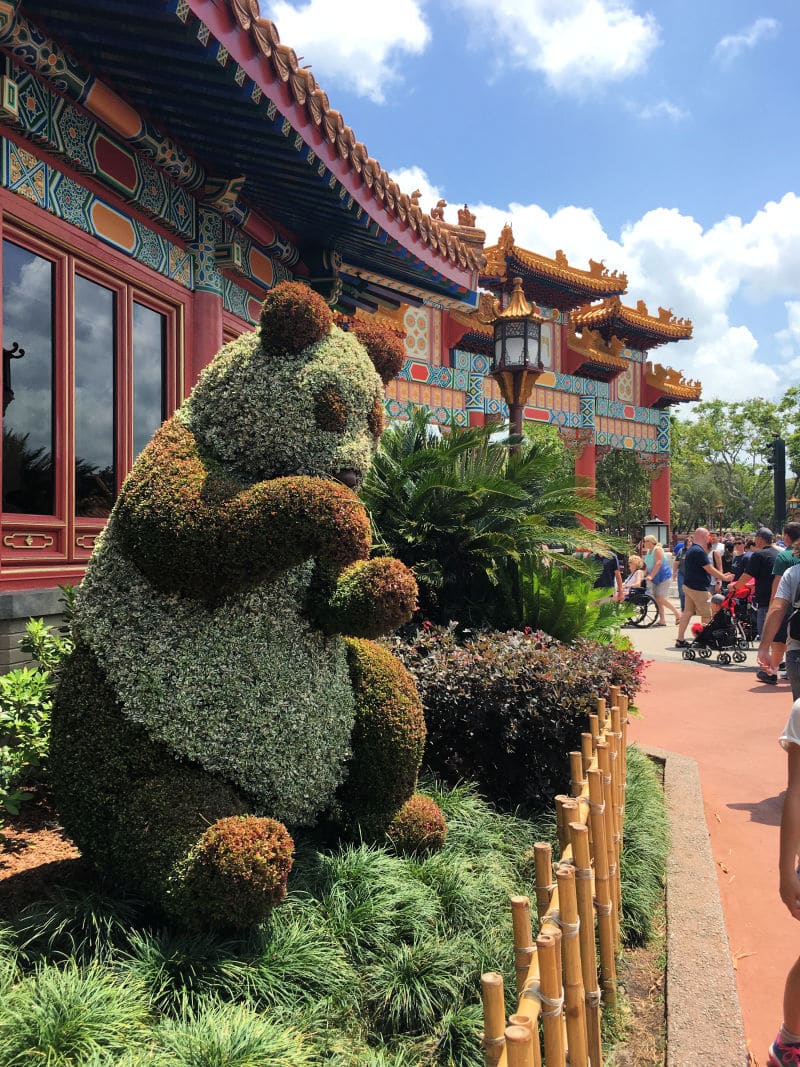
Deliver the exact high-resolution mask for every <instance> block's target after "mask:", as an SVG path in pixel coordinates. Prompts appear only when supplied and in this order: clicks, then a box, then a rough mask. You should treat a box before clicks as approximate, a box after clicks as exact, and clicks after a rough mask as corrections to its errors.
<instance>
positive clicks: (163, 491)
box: [51, 283, 425, 926]
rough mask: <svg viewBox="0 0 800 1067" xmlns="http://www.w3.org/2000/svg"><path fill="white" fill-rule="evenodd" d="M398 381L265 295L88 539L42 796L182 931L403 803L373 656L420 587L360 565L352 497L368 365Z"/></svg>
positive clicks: (392, 364) (406, 725) (312, 316)
mask: <svg viewBox="0 0 800 1067" xmlns="http://www.w3.org/2000/svg"><path fill="white" fill-rule="evenodd" d="M359 332H360V333H361V334H362V336H363V339H364V344H362V342H361V340H360V339H359V336H358V333H359ZM365 346H366V347H365ZM371 356H372V358H370V357H371ZM401 361H402V344H401V343H400V342H399V340H397V338H395V337H394V336H393V335H392V334H390V333H388V332H387V331H382V330H380V329H377V328H376V327H375V326H366V327H364V328H363V329H362V328H360V327H358V326H357V328H356V331H355V332H346V331H344V330H341V329H339V328H338V327H337V326H335V325H334V324H333V321H332V316H331V312H330V310H329V308H328V306H327V305H326V304H325V302H324V301H323V300H322V298H321V297H319V296H317V295H316V294H315V293H313V292H312V291H311V290H309V289H308V288H307V287H305V286H303V285H300V284H298V283H284V284H282V285H280V286H278V287H277V288H276V289H275V290H273V291H272V292H271V293H270V294H269V296H268V297H267V299H266V301H265V302H264V306H263V310H262V315H261V322H260V328H259V330H258V331H257V332H255V333H251V334H246V335H243V336H242V337H239V338H238V339H237V340H235V341H233V342H231V343H230V344H228V345H226V346H225V347H224V348H223V349H222V350H221V352H220V353H219V354H218V355H217V357H216V358H215V359H214V360H213V362H212V363H211V364H210V365H209V367H208V368H207V369H206V370H205V371H204V373H203V374H202V376H201V378H200V380H199V381H198V383H197V385H196V387H195V389H194V391H193V393H192V395H191V396H190V398H189V399H188V400H186V401H185V403H184V404H183V405H182V407H181V408H180V409H179V410H178V412H177V413H176V414H175V416H174V417H173V418H171V419H169V420H168V421H167V422H166V423H165V424H164V425H163V426H162V427H161V429H160V430H159V431H158V432H157V433H156V435H155V437H154V438H153V440H152V442H151V443H150V444H149V445H148V447H147V448H146V449H145V450H144V452H143V453H142V454H141V456H140V457H139V459H138V460H137V462H136V464H135V466H134V468H133V470H132V471H131V474H130V475H129V477H128V478H127V480H126V482H125V484H124V486H123V488H122V491H121V493H120V496H119V499H118V501H117V503H116V506H115V507H114V510H113V512H112V514H111V517H110V519H109V522H108V525H107V527H106V529H105V531H104V533H103V534H102V536H101V537H100V538H99V539H98V542H97V545H96V548H95V552H94V554H93V556H92V559H91V562H90V564H89V567H88V570H87V573H86V577H85V579H84V581H83V583H82V585H81V588H80V591H79V594H78V597H77V601H76V608H75V616H74V631H75V639H76V647H75V651H74V653H73V655H72V656H71V658H70V660H69V661H68V662H67V664H66V666H65V668H64V671H63V675H62V678H61V682H60V684H59V688H58V691H57V695H56V701H55V709H54V713H53V730H52V752H51V764H52V775H53V783H54V789H55V793H56V799H57V802H58V805H59V809H60V811H61V813H62V816H63V820H64V824H65V826H66V828H67V830H68V831H69V833H70V834H71V835H72V836H73V838H74V840H75V842H76V843H77V845H78V846H79V847H80V849H81V850H82V851H83V852H84V853H85V854H86V855H88V856H89V857H91V858H92V859H93V860H94V861H95V862H96V864H97V865H98V866H99V867H100V868H101V869H103V870H105V871H107V872H108V873H110V874H111V875H112V877H114V878H115V879H116V880H117V881H119V882H121V883H123V884H124V885H126V886H127V887H129V888H130V889H132V890H134V891H136V892H138V893H140V894H142V895H144V896H145V897H146V898H148V899H149V900H151V901H152V902H154V903H155V904H157V905H158V906H159V907H160V908H161V909H162V910H163V911H164V912H166V913H167V914H168V915H171V916H173V917H176V918H179V919H181V920H183V921H185V922H188V923H192V924H195V925H215V924H222V925H229V924H235V925H240V926H242V925H248V924H251V923H255V922H259V921H261V920H262V919H263V918H264V917H265V916H266V914H267V913H268V911H269V909H270V908H271V907H272V906H274V904H275V903H276V902H277V901H279V900H280V899H281V898H282V896H283V895H284V893H285V887H286V879H287V876H288V873H289V869H290V867H291V861H292V850H293V844H292V839H291V837H290V835H289V832H288V830H287V827H302V826H309V825H312V824H313V823H314V822H315V821H316V820H317V819H318V818H319V817H320V816H322V815H326V816H327V815H333V816H334V817H335V818H336V819H338V820H339V822H340V823H341V824H343V825H344V826H346V827H347V828H348V829H350V830H356V831H358V832H360V833H362V834H363V835H365V836H368V837H377V836H379V835H381V834H382V833H383V832H384V831H385V829H386V827H387V826H388V824H389V822H390V821H391V819H392V817H393V816H394V815H395V814H396V812H397V811H398V810H399V809H400V808H401V807H402V806H403V804H404V803H405V802H406V800H408V798H409V797H410V796H411V795H412V793H413V791H414V787H415V783H416V778H417V772H418V769H419V764H420V761H421V758H422V749H423V744H424V739H425V725H424V719H423V714H422V707H421V703H420V700H419V695H418V693H417V690H416V688H415V685H414V682H413V680H412V679H411V676H410V675H409V674H408V672H407V671H406V670H405V668H404V667H403V666H402V665H401V664H400V663H399V662H398V661H397V660H396V659H395V658H394V657H393V656H392V655H391V654H390V653H389V652H387V651H386V650H385V649H384V648H382V647H381V646H379V645H376V644H374V643H373V642H372V641H371V640H370V639H371V638H374V637H377V636H379V635H380V634H382V633H387V632H390V631H391V630H393V629H395V628H396V627H397V626H399V625H401V624H402V623H404V622H406V621H407V620H408V619H409V618H410V617H411V615H412V613H413V611H414V609H415V605H416V593H417V590H416V584H415V582H414V579H413V577H412V575H411V574H410V572H409V571H408V570H407V569H406V568H405V567H404V566H403V564H401V563H400V562H398V561H397V560H393V559H387V558H375V559H370V558H369V555H370V547H371V535H370V524H369V520H368V517H367V515H366V513H365V511H364V508H363V507H362V505H361V503H360V502H359V500H358V498H357V496H356V494H355V492H354V489H355V488H357V486H358V484H359V483H360V481H361V479H362V478H363V476H364V474H365V473H366V471H367V469H368V467H369V465H370V462H371V457H372V453H373V450H374V447H375V443H376V441H377V439H378V437H379V435H380V433H381V428H382V411H383V406H382V398H383V382H382V380H381V375H379V373H378V371H377V370H376V367H377V368H379V369H380V371H381V374H382V376H383V378H384V380H386V379H388V377H391V376H393V374H396V373H397V370H399V366H400V363H401ZM343 635H347V637H345V636H343Z"/></svg>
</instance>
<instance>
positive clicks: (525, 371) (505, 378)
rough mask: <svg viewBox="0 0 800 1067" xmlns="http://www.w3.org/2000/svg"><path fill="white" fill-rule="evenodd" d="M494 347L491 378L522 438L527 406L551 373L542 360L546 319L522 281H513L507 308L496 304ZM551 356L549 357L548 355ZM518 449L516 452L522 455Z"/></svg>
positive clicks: (515, 430)
mask: <svg viewBox="0 0 800 1067" xmlns="http://www.w3.org/2000/svg"><path fill="white" fill-rule="evenodd" d="M492 310H493V312H494V318H493V319H492V320H491V324H492V327H493V329H494V345H493V347H492V377H493V378H494V379H495V381H496V382H497V384H498V385H499V386H500V392H501V393H502V394H503V400H505V402H506V404H508V414H509V419H510V422H511V432H512V433H513V434H514V435H515V436H517V437H522V422H523V416H524V412H525V405H526V403H527V402H528V397H529V396H530V395H531V389H533V386H534V385H535V383H536V380H537V378H538V377H539V375H540V374H541V373H542V372H543V371H545V370H548V369H549V365H550V360H549V359H548V362H547V363H545V362H543V360H542V323H543V322H544V319H543V317H542V316H541V315H540V314H539V313H538V311H537V310H536V308H535V306H534V305H533V304H529V303H528V301H527V299H526V298H525V294H524V293H523V291H522V278H514V288H513V290H512V292H511V299H510V300H509V302H508V305H507V306H506V307H505V308H504V307H503V306H502V305H501V303H500V301H499V300H495V302H494V305H493V308H492ZM548 355H549V353H548ZM519 447H520V446H519V445H518V444H517V445H515V446H514V451H519Z"/></svg>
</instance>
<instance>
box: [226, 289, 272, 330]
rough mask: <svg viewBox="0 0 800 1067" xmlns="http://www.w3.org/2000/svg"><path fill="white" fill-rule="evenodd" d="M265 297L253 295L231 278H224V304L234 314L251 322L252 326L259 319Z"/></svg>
mask: <svg viewBox="0 0 800 1067" xmlns="http://www.w3.org/2000/svg"><path fill="white" fill-rule="evenodd" d="M262 302H263V298H259V297H257V296H253V294H252V293H251V292H249V291H248V290H247V289H243V288H242V286H241V285H237V284H236V282H234V281H232V280H231V279H230V278H223V279H222V306H223V307H224V308H225V310H226V311H229V312H230V313H231V314H232V315H238V316H239V318H240V319H244V320H245V322H249V323H250V325H251V326H255V324H256V323H257V322H258V320H259V315H260V312H261V304H262Z"/></svg>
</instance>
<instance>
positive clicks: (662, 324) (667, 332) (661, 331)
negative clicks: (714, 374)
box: [571, 296, 692, 344]
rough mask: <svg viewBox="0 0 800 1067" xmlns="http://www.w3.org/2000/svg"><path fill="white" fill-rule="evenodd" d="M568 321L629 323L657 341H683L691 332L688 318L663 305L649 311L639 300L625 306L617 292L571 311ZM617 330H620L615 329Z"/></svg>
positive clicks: (592, 324) (593, 325) (594, 324)
mask: <svg viewBox="0 0 800 1067" xmlns="http://www.w3.org/2000/svg"><path fill="white" fill-rule="evenodd" d="M571 319H572V323H573V325H574V326H577V327H578V328H580V327H584V326H588V327H589V328H591V329H597V328H598V327H601V326H609V327H612V326H613V327H617V328H619V327H623V328H624V327H625V326H627V327H629V328H631V329H633V330H635V331H636V332H637V333H641V334H645V335H646V336H648V337H652V338H653V339H654V340H656V341H657V343H659V344H661V343H663V342H665V341H685V340H688V338H690V337H691V336H692V324H691V322H690V321H689V319H679V318H676V316H675V315H674V314H673V313H672V312H671V311H669V310H668V309H667V308H659V309H658V316H655V315H651V314H650V313H649V312H648V310H647V305H646V304H645V302H644V301H643V300H640V301H639V302H638V304H637V305H636V307H635V308H631V307H627V306H626V305H625V304H623V303H622V301H621V300H620V299H619V297H618V296H612V297H609V298H608V299H607V300H603V301H601V303H599V304H585V305H584V306H583V307H582V308H578V310H577V311H573V312H572V316H571ZM617 332H620V333H621V331H620V330H619V329H618V330H617Z"/></svg>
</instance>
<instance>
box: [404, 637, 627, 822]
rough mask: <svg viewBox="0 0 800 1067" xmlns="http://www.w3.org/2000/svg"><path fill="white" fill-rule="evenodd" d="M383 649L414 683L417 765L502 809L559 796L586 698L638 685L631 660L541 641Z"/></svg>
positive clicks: (449, 640)
mask: <svg viewBox="0 0 800 1067" xmlns="http://www.w3.org/2000/svg"><path fill="white" fill-rule="evenodd" d="M390 645H391V648H392V650H393V651H394V653H395V655H397V656H398V657H399V658H400V659H401V660H402V661H403V662H404V663H405V664H406V666H407V667H408V668H409V670H410V671H411V673H412V674H413V676H414V679H415V681H416V683H417V688H418V689H419V692H420V696H421V697H422V703H423V707H424V708H425V720H426V725H427V730H428V738H427V744H426V747H425V757H424V763H425V765H426V766H427V767H428V768H429V770H431V771H432V772H433V773H434V774H435V775H437V776H439V777H441V778H443V779H444V780H445V781H447V782H450V783H455V782H457V781H458V780H459V779H471V780H474V781H476V782H478V783H479V786H480V788H481V791H482V792H483V793H485V794H486V795H487V796H488V797H489V799H490V800H492V801H494V802H495V803H496V804H498V805H500V806H501V807H504V808H511V809H513V808H515V807H517V806H522V807H523V808H533V807H538V806H540V805H541V803H542V802H544V803H550V802H551V800H552V798H553V796H555V795H556V794H557V793H564V792H567V791H568V785H569V759H568V756H567V753H569V752H570V751H571V750H575V749H580V736H581V733H582V732H583V731H584V730H586V729H587V728H588V720H587V715H588V713H589V712H590V711H591V710H593V707H594V698H595V697H596V696H599V695H602V694H604V693H605V692H606V691H607V689H608V687H609V686H610V685H620V686H622V688H623V690H624V691H625V692H626V693H627V694H628V696H629V697H631V698H633V697H634V696H635V694H636V691H637V690H638V689H639V688H640V686H641V684H642V675H643V669H644V664H643V661H642V659H641V656H639V654H638V653H635V652H627V651H620V650H619V649H615V648H612V647H611V646H608V645H601V644H599V643H597V642H595V641H588V640H578V641H575V642H573V643H572V644H571V645H562V644H560V643H558V642H557V641H555V640H553V638H551V637H548V636H547V635H546V634H543V633H540V632H534V633H532V634H530V635H528V634H524V633H520V632H518V631H512V632H510V633H485V634H477V635H474V636H469V637H468V638H467V639H466V640H463V639H462V640H459V639H458V638H457V637H456V635H455V633H454V631H453V630H446V629H442V628H439V627H436V628H430V629H428V630H423V631H421V632H420V633H418V634H417V635H416V637H415V638H413V639H412V640H410V641H409V640H406V641H403V640H401V639H393V640H392V641H391V642H390Z"/></svg>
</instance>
